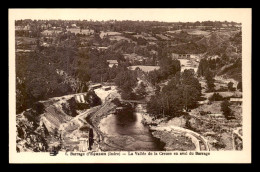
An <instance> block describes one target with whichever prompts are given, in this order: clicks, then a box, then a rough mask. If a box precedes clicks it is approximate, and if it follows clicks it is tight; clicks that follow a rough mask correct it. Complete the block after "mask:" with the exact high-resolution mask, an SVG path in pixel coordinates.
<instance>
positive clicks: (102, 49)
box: [97, 47, 108, 51]
mask: <svg viewBox="0 0 260 172" xmlns="http://www.w3.org/2000/svg"><path fill="white" fill-rule="evenodd" d="M107 49H108V47H97V50H98V51H105V50H107Z"/></svg>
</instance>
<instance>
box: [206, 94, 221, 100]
mask: <svg viewBox="0 0 260 172" xmlns="http://www.w3.org/2000/svg"><path fill="white" fill-rule="evenodd" d="M223 99H224V98H223V97H222V96H221V95H220V94H219V93H214V94H213V95H212V96H211V97H210V98H209V100H210V101H222V100H223Z"/></svg>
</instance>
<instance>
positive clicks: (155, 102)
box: [147, 70, 201, 117]
mask: <svg viewBox="0 0 260 172" xmlns="http://www.w3.org/2000/svg"><path fill="white" fill-rule="evenodd" d="M194 75H195V73H194V70H185V71H184V72H183V73H182V74H180V73H178V74H176V75H175V76H174V77H173V78H172V79H171V80H170V81H169V83H168V84H167V85H166V86H164V87H163V89H162V91H161V92H159V93H157V94H156V95H155V96H153V97H152V98H151V100H150V101H149V102H148V104H147V110H148V112H149V113H150V114H153V115H155V116H156V117H165V116H169V117H175V116H178V115H180V114H182V112H183V109H185V110H186V111H189V109H191V108H195V107H196V106H197V101H198V99H199V98H200V96H201V85H200V83H199V81H198V79H197V78H195V76H194Z"/></svg>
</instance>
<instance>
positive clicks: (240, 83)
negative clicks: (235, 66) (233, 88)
mask: <svg viewBox="0 0 260 172" xmlns="http://www.w3.org/2000/svg"><path fill="white" fill-rule="evenodd" d="M237 89H238V90H240V91H242V81H240V82H239V83H238V84H237Z"/></svg>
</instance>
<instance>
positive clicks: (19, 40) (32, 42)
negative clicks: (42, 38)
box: [15, 37, 36, 44]
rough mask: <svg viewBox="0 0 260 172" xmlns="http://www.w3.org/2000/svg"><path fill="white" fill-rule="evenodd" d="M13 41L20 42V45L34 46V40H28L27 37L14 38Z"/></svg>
mask: <svg viewBox="0 0 260 172" xmlns="http://www.w3.org/2000/svg"><path fill="white" fill-rule="evenodd" d="M15 41H17V42H20V43H22V44H35V43H36V39H35V38H29V37H15Z"/></svg>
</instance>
